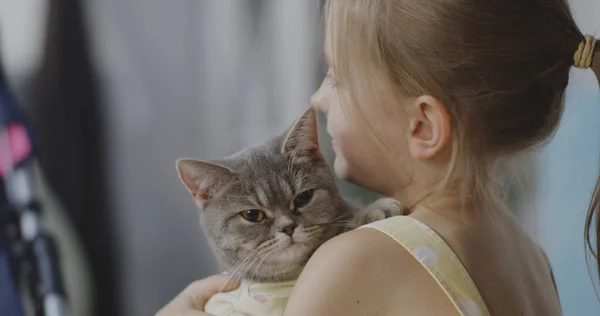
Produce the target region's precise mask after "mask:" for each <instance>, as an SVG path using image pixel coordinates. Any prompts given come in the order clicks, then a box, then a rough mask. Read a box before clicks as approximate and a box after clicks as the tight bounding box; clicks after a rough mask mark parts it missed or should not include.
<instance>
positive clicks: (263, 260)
mask: <svg viewBox="0 0 600 316" xmlns="http://www.w3.org/2000/svg"><path fill="white" fill-rule="evenodd" d="M276 251H277V246H275V247H273V248H272V249H271V251H269V252H268V253H267V254H266V255H264V256H263V258H262V259H261V260H260V261H259V262H258V264H257V265H256V266H255V267H254V272H253V274H256V271H258V268H260V265H261V264H263V263H264V262H265V261H266V260H267V259H268V258H269V257H270V256H271V255H272V254H274V253H275V252H276Z"/></svg>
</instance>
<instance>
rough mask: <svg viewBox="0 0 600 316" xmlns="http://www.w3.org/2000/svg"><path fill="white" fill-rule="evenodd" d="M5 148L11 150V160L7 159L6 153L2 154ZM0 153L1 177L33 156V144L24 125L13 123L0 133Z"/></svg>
mask: <svg viewBox="0 0 600 316" xmlns="http://www.w3.org/2000/svg"><path fill="white" fill-rule="evenodd" d="M7 141H8V144H6V142H7ZM7 145H8V146H7ZM5 148H10V160H9V159H7V158H8V157H7V155H6V153H4V152H1V151H4V149H5ZM0 152H1V153H0V176H4V175H5V173H6V172H7V171H8V170H10V169H11V168H12V166H14V165H16V164H18V163H19V162H21V161H22V160H23V159H25V158H27V156H29V155H30V154H31V143H30V142H29V137H28V136H27V130H25V127H23V125H21V124H18V123H11V124H9V125H8V126H7V128H6V129H4V130H2V131H0Z"/></svg>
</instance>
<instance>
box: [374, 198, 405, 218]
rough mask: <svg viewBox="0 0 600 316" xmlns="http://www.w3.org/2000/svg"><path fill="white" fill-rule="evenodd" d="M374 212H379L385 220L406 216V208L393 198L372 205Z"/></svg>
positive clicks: (380, 200) (383, 199) (382, 199)
mask: <svg viewBox="0 0 600 316" xmlns="http://www.w3.org/2000/svg"><path fill="white" fill-rule="evenodd" d="M371 207H372V209H373V210H374V211H377V210H379V212H381V214H382V216H383V218H382V219H384V218H388V217H394V216H399V215H404V207H403V206H402V204H401V203H400V202H398V201H397V200H395V199H392V198H380V199H379V200H377V201H375V202H373V204H372V205H371Z"/></svg>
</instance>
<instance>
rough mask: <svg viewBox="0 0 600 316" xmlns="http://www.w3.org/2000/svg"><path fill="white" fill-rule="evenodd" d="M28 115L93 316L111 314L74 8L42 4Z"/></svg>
mask: <svg viewBox="0 0 600 316" xmlns="http://www.w3.org/2000/svg"><path fill="white" fill-rule="evenodd" d="M49 5H50V8H49V19H48V25H47V38H46V42H45V47H44V48H45V52H44V59H43V62H42V66H41V69H40V72H39V74H38V76H37V77H36V78H35V81H34V84H33V91H34V95H33V98H32V100H31V104H30V108H31V113H32V115H33V117H32V119H33V123H34V126H35V127H36V129H37V136H38V139H39V143H40V164H41V167H42V169H43V170H44V173H45V175H46V176H47V178H48V182H49V184H50V186H51V187H52V189H53V190H54V192H55V193H56V195H57V198H58V199H59V200H60V201H61V203H62V204H63V205H64V207H65V209H66V212H67V214H68V216H69V217H70V220H71V222H72V223H73V225H74V226H75V229H76V231H77V232H78V234H79V237H80V238H81V241H82V244H83V246H84V248H85V249H86V251H87V253H86V256H87V257H88V259H89V262H90V264H91V268H92V271H93V275H92V280H93V283H94V284H93V291H94V308H93V310H94V311H95V315H119V314H120V313H119V308H118V301H119V300H118V291H117V282H116V281H117V271H116V268H117V266H116V261H117V256H116V255H117V249H116V248H115V245H116V243H115V240H114V234H113V227H112V226H111V217H110V212H109V209H108V208H107V202H106V197H107V190H106V186H105V183H106V181H105V179H104V175H105V172H104V171H105V161H104V160H105V159H104V154H103V153H104V151H103V139H102V132H101V129H100V128H101V126H102V125H101V115H100V113H101V112H100V108H99V107H100V102H99V100H98V92H97V89H96V82H95V78H94V69H93V66H92V62H91V58H90V51H89V43H90V38H89V37H88V32H87V31H86V29H87V27H86V26H87V25H86V23H85V21H84V16H85V15H84V14H83V10H82V9H83V8H82V3H81V1H78V0H68V1H67V0H53V1H50V2H49Z"/></svg>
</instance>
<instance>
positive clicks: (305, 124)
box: [281, 107, 322, 158]
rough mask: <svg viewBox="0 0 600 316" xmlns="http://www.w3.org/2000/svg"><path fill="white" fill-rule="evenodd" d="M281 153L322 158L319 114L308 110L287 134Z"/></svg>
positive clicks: (311, 109) (312, 109) (310, 109)
mask: <svg viewBox="0 0 600 316" xmlns="http://www.w3.org/2000/svg"><path fill="white" fill-rule="evenodd" d="M281 153H282V154H284V155H291V156H294V157H310V158H322V154H321V150H320V149H319V133H318V122H317V112H316V110H315V109H314V108H313V107H310V108H308V109H307V110H306V111H305V112H304V113H302V115H301V116H300V117H299V118H298V120H296V122H295V123H294V125H293V126H292V128H291V129H290V130H289V132H288V133H287V135H286V137H285V139H284V141H283V145H282V146H281Z"/></svg>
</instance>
